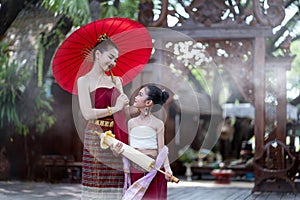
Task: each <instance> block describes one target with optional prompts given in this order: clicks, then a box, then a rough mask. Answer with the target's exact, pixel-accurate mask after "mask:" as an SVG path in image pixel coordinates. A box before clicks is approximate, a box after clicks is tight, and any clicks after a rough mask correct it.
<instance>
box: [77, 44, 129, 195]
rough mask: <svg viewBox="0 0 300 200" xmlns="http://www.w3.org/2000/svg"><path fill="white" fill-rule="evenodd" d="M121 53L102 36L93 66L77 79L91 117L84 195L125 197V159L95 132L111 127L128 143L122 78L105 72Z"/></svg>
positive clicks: (87, 116) (81, 99)
mask: <svg viewBox="0 0 300 200" xmlns="http://www.w3.org/2000/svg"><path fill="white" fill-rule="evenodd" d="M118 53H119V51H118V48H117V47H116V45H115V44H114V43H113V42H112V41H111V40H110V39H109V38H103V39H102V40H101V41H100V42H99V43H98V44H97V45H96V47H95V48H94V50H93V59H94V64H93V67H92V69H91V70H90V71H89V72H88V73H87V74H85V75H84V76H82V77H80V78H78V81H77V84H78V97H79V105H80V110H81V112H82V115H83V117H84V118H85V119H86V120H88V121H89V122H88V124H87V127H86V130H85V136H84V137H85V138H84V150H83V160H82V163H83V166H82V187H83V188H82V189H83V190H82V199H89V200H91V199H101V200H107V199H114V200H115V199H121V197H122V192H123V182H124V172H123V163H122V159H121V158H120V157H116V156H114V155H113V153H112V151H111V150H110V149H101V148H100V144H99V142H100V138H99V137H98V135H97V134H96V133H95V131H98V132H104V131H107V130H112V132H113V133H114V134H115V136H116V138H117V139H119V140H120V141H122V142H124V143H126V144H127V143H128V136H127V133H126V131H127V127H126V118H125V117H126V116H125V112H124V108H125V107H126V106H127V105H128V102H129V100H128V98H127V96H126V95H125V94H124V93H123V89H122V83H121V80H120V78H119V77H114V76H108V75H106V72H108V71H110V70H111V69H112V68H113V67H114V66H115V64H116V61H117V59H118Z"/></svg>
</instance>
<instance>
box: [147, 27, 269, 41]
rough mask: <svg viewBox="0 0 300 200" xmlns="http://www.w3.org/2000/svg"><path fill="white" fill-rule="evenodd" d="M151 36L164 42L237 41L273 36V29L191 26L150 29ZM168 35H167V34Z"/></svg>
mask: <svg viewBox="0 0 300 200" xmlns="http://www.w3.org/2000/svg"><path fill="white" fill-rule="evenodd" d="M148 29H149V31H150V33H151V34H154V35H155V36H156V37H159V38H160V39H162V40H168V41H172V40H184V39H186V38H187V36H188V37H189V38H193V39H194V40H199V39H237V38H255V37H262V38H264V37H269V36H272V29H271V27H267V26H256V27H252V26H246V25H243V26H239V25H236V26H224V25H222V26H217V25H215V26H211V27H205V26H199V25H189V26H181V27H173V28H168V29H167V28H152V27H149V28H148ZM166 33H167V34H166Z"/></svg>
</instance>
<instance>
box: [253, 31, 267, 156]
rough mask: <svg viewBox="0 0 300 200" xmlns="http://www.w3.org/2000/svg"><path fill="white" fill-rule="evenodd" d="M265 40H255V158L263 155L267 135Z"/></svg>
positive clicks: (261, 38)
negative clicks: (265, 135)
mask: <svg viewBox="0 0 300 200" xmlns="http://www.w3.org/2000/svg"><path fill="white" fill-rule="evenodd" d="M265 49H266V46H265V38H263V37H256V38H254V56H253V57H254V60H253V66H254V69H253V77H254V80H253V81H254V107H255V119H254V135H255V158H258V157H259V156H260V155H261V154H262V153H263V148H264V134H265Z"/></svg>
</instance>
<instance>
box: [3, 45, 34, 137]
mask: <svg viewBox="0 0 300 200" xmlns="http://www.w3.org/2000/svg"><path fill="white" fill-rule="evenodd" d="M8 48H9V45H8V44H7V43H0V52H1V56H0V66H1V67H0V104H1V107H0V127H1V128H3V126H4V124H5V123H13V124H15V125H16V126H17V129H18V131H20V132H25V133H26V132H27V128H26V127H25V126H24V125H23V124H22V123H21V121H20V118H19V115H18V112H17V100H18V99H19V98H20V97H21V95H22V93H23V92H24V90H25V85H26V83H27V81H28V78H29V72H28V71H27V70H26V68H25V67H19V65H18V63H17V62H15V61H12V62H11V63H9V59H8V52H9V49H8Z"/></svg>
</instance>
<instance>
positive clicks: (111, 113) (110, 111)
mask: <svg viewBox="0 0 300 200" xmlns="http://www.w3.org/2000/svg"><path fill="white" fill-rule="evenodd" d="M107 109H108V114H109V116H112V115H113V112H112V109H111V107H109V106H107Z"/></svg>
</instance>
